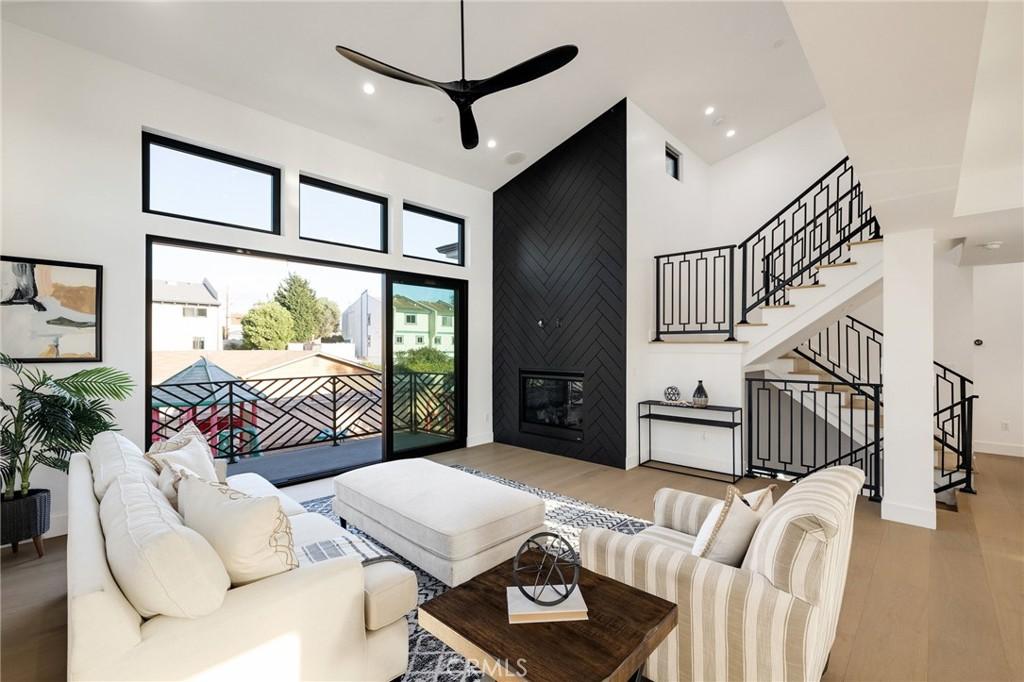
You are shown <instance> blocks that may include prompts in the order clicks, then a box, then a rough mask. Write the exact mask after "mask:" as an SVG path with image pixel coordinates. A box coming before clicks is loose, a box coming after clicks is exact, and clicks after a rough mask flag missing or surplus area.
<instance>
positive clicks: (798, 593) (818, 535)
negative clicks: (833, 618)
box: [743, 505, 839, 604]
mask: <svg viewBox="0 0 1024 682" xmlns="http://www.w3.org/2000/svg"><path fill="white" fill-rule="evenodd" d="M838 531H839V527H838V525H837V524H836V523H835V522H833V521H831V520H829V519H827V518H825V517H824V516H821V515H819V514H814V513H808V512H801V511H800V510H799V509H796V508H792V507H789V508H784V506H782V505H780V506H779V507H778V508H777V512H776V513H775V514H772V515H771V516H769V517H768V518H766V519H765V520H764V523H763V524H762V527H761V528H759V529H758V538H759V539H758V546H759V549H755V550H752V551H751V556H750V557H748V559H747V561H745V562H744V565H743V567H744V568H748V569H750V570H751V571H754V572H755V573H760V574H761V575H763V576H764V577H766V578H768V580H769V581H771V583H772V585H774V586H775V587H777V588H779V589H780V590H782V591H783V592H789V593H790V594H792V595H793V596H794V597H796V598H797V599H802V600H804V601H806V602H808V603H810V604H817V603H818V599H819V597H820V596H821V594H820V593H821V580H822V573H823V571H824V570H825V568H824V567H825V551H826V549H827V548H828V543H829V542H830V541H831V540H832V538H833V537H834V536H835V535H836V533H837V532H838ZM762 536H763V538H764V539H763V540H762Z"/></svg>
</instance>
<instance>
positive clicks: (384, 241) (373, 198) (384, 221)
mask: <svg viewBox="0 0 1024 682" xmlns="http://www.w3.org/2000/svg"><path fill="white" fill-rule="evenodd" d="M303 185H309V186H310V187H316V188H317V189H322V190H325V191H327V192H335V193H336V194H344V195H346V196H350V197H355V198H356V199H363V200H365V201H370V202H372V203H375V204H378V205H380V207H381V212H380V248H379V249H373V248H370V247H369V246H357V245H355V244H348V243H346V242H336V241H333V240H330V239H320V238H318V237H303V236H302V186H303ZM299 239H301V240H302V241H307V242H317V243H319V244H332V245H334V246H344V247H345V248H346V249H359V250H360V251H372V252H373V253H388V198H387V197H384V196H381V195H379V194H374V193H373V192H367V191H365V190H361V189H355V188H354V187H346V186H345V185H339V184H338V183H336V182H331V181H329V180H322V179H320V178H318V177H314V176H312V175H305V174H301V173H300V174H299Z"/></svg>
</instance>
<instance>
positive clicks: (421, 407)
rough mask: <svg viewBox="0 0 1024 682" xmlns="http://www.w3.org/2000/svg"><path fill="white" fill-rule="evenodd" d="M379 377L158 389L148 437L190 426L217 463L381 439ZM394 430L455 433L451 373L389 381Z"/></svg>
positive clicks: (167, 434)
mask: <svg viewBox="0 0 1024 682" xmlns="http://www.w3.org/2000/svg"><path fill="white" fill-rule="evenodd" d="M382 388H383V387H382V382H381V375H380V374H379V373H372V374H345V375H326V376H311V377H289V378H280V379H238V380H230V381H205V382H190V383H174V384H168V383H165V384H157V385H154V386H153V388H152V390H151V403H150V439H151V440H152V441H158V440H164V439H166V438H169V437H171V436H172V435H174V434H175V433H177V432H178V431H179V430H180V429H181V428H182V427H184V426H185V425H186V424H188V423H190V422H191V423H195V424H196V425H197V426H198V427H199V429H200V430H201V431H202V432H203V433H204V435H206V437H207V440H208V441H209V443H210V447H211V450H212V451H213V453H214V456H215V457H220V458H228V459H229V460H231V461H235V460H236V459H237V458H238V457H243V456H250V455H257V454H261V453H264V452H272V451H276V450H285V449H289V448H294V447H298V446H303V445H315V444H327V443H331V444H334V445H337V444H338V443H339V442H341V441H344V440H347V439H350V438H361V437H365V436H373V435H379V434H380V433H381V428H382V426H381V424H382V418H383V414H382V408H381V405H382V396H383V391H382ZM393 390H394V404H395V417H394V423H395V429H396V430H408V431H423V432H427V433H435V434H442V435H451V434H453V433H454V427H455V424H454V414H455V410H454V395H455V386H454V382H453V381H452V377H451V375H450V374H434V373H402V374H396V375H395V379H394V388H393Z"/></svg>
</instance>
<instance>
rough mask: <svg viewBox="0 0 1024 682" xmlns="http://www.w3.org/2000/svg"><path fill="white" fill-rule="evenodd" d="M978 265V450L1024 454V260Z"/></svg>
mask: <svg viewBox="0 0 1024 682" xmlns="http://www.w3.org/2000/svg"><path fill="white" fill-rule="evenodd" d="M973 269H974V335H975V337H977V338H979V339H981V340H982V342H983V345H981V346H972V348H973V351H974V390H975V392H976V393H977V394H978V395H979V396H980V398H979V399H978V400H977V401H976V403H975V412H974V449H975V450H977V451H979V452H991V453H996V454H1001V455H1016V456H1018V457H1024V423H1022V422H1024V263H1009V264H1006V265H984V266H976V267H975V268H973Z"/></svg>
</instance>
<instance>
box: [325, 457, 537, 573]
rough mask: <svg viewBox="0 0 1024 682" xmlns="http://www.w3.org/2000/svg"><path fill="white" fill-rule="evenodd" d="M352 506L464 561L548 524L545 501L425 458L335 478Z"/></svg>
mask: <svg viewBox="0 0 1024 682" xmlns="http://www.w3.org/2000/svg"><path fill="white" fill-rule="evenodd" d="M334 488H335V493H336V495H337V497H336V502H337V503H338V504H337V506H336V508H340V509H342V510H343V509H344V508H345V507H351V508H353V509H355V510H356V511H358V512H360V513H361V514H363V515H365V516H368V517H370V518H372V519H374V520H376V521H378V522H379V523H380V524H381V525H383V526H386V527H387V528H390V529H391V530H393V531H394V532H395V533H397V534H398V535H400V536H402V537H403V538H405V539H406V540H408V541H410V542H412V543H413V544H415V545H417V546H419V547H422V548H424V549H425V550H427V551H428V552H430V553H432V554H434V555H436V556H439V557H441V558H443V559H447V560H458V559H465V558H467V557H471V556H474V555H476V554H479V553H480V552H482V551H484V550H486V549H488V548H490V547H493V546H495V545H499V544H501V543H502V542H505V541H506V540H509V539H510V538H514V537H516V536H517V535H520V534H522V533H525V532H528V531H530V530H532V529H535V528H537V527H539V526H542V525H544V501H543V500H542V499H540V498H539V497H537V496H536V495H532V494H530V493H527V492H523V491H521V490H516V489H514V488H510V487H509V486H505V485H502V484H500V483H495V482H494V481H488V480H487V479H485V478H481V477H480V476H474V475H472V474H468V473H466V472H464V471H459V470H458V469H454V468H452V467H448V466H444V465H443V464H437V463H436V462H431V461H430V460H425V459H407V460H399V461H395V462H385V463H383V464H375V465H373V466H368V467H363V468H362V469H356V470H355V471H349V472H346V473H344V474H341V475H340V476H337V477H335V479H334Z"/></svg>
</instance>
